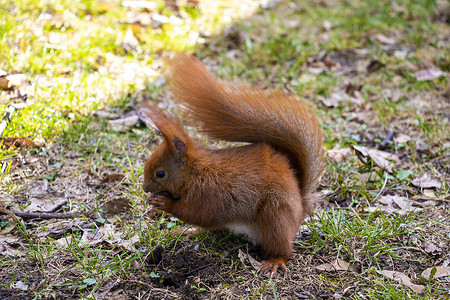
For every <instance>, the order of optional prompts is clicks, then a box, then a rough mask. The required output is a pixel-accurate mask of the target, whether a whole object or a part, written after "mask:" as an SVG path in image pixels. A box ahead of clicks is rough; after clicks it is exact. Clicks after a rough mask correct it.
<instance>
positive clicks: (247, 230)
mask: <svg viewBox="0 0 450 300" xmlns="http://www.w3.org/2000/svg"><path fill="white" fill-rule="evenodd" d="M225 227H226V228H228V229H230V230H231V231H233V233H234V234H245V235H246V236H247V237H248V240H249V241H250V242H251V243H253V244H257V243H258V237H257V235H256V233H255V232H254V230H253V229H252V228H251V226H250V225H249V224H245V223H231V224H228V225H227V226H225Z"/></svg>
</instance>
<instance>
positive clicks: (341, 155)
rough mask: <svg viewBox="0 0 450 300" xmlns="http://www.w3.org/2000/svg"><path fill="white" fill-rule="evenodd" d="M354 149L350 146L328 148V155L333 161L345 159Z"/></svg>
mask: <svg viewBox="0 0 450 300" xmlns="http://www.w3.org/2000/svg"><path fill="white" fill-rule="evenodd" d="M352 153H353V151H352V149H351V148H349V147H345V148H340V149H331V150H328V157H329V158H330V159H331V161H332V162H333V163H337V162H340V161H343V160H345V159H347V158H348V157H350V156H351V155H352Z"/></svg>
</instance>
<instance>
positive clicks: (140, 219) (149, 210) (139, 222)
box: [131, 205, 154, 232]
mask: <svg viewBox="0 0 450 300" xmlns="http://www.w3.org/2000/svg"><path fill="white" fill-rule="evenodd" d="M153 207H154V206H153V205H152V206H150V208H149V209H148V210H147V211H146V212H145V213H143V214H142V216H141V217H140V218H139V221H137V222H136V223H135V224H134V226H133V229H132V230H131V232H134V230H135V229H136V226H137V225H138V224H141V222H142V219H143V218H144V217H145V215H146V214H148V213H149V212H151V211H152V209H153Z"/></svg>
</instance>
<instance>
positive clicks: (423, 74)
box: [413, 68, 444, 81]
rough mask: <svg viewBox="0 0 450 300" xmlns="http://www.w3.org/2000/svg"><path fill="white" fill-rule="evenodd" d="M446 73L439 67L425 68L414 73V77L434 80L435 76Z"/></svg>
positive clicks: (421, 79)
mask: <svg viewBox="0 0 450 300" xmlns="http://www.w3.org/2000/svg"><path fill="white" fill-rule="evenodd" d="M443 74H444V72H442V71H441V70H439V69H436V68H430V69H425V70H420V71H417V72H415V73H414V74H413V76H414V78H416V79H417V80H419V81H429V80H433V79H435V78H438V77H441V76H442V75H443Z"/></svg>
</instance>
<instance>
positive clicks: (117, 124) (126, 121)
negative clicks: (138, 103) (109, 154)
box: [109, 114, 139, 131]
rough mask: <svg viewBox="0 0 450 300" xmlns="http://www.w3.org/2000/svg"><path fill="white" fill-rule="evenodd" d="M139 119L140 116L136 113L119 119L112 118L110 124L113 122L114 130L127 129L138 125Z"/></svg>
mask: <svg viewBox="0 0 450 300" xmlns="http://www.w3.org/2000/svg"><path fill="white" fill-rule="evenodd" d="M138 121H139V117H138V116H137V115H136V114H135V115H132V116H128V117H124V118H121V119H117V120H110V121H109V124H111V127H112V129H113V130H116V131H126V130H128V129H130V128H131V127H132V126H134V125H136V123H137V122H138Z"/></svg>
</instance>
